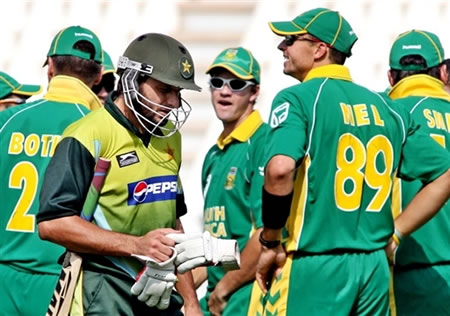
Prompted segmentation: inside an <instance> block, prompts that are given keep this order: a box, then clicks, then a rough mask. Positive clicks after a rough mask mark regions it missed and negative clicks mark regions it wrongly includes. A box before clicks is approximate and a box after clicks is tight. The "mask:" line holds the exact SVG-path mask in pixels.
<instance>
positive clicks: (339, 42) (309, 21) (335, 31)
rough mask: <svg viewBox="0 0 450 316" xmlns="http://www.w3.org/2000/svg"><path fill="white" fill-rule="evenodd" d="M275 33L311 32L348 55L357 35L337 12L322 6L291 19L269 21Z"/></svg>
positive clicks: (284, 34) (294, 33)
mask: <svg viewBox="0 0 450 316" xmlns="http://www.w3.org/2000/svg"><path fill="white" fill-rule="evenodd" d="M269 26H270V28H271V29H272V31H273V32H274V33H275V34H278V35H282V36H287V35H296V34H306V33H308V34H311V35H312V36H314V37H315V38H317V39H319V40H321V41H322V42H324V43H327V44H328V45H330V46H331V47H333V48H335V49H336V50H338V51H340V52H341V53H344V54H345V55H347V57H350V56H351V55H352V51H351V50H352V47H353V44H355V42H356V40H357V39H358V37H357V36H356V34H355V32H353V30H352V27H351V26H350V24H349V23H348V22H347V20H345V19H344V18H343V17H342V16H341V15H340V14H339V12H336V11H332V10H329V9H324V8H317V9H313V10H310V11H306V12H304V13H302V14H300V15H299V16H297V17H296V18H295V19H294V20H292V21H282V22H269Z"/></svg>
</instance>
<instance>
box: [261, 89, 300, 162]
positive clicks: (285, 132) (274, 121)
mask: <svg viewBox="0 0 450 316" xmlns="http://www.w3.org/2000/svg"><path fill="white" fill-rule="evenodd" d="M293 92H294V91H293V90H292V89H289V88H288V89H285V90H283V91H281V92H280V93H279V94H278V95H277V96H276V97H275V99H274V100H273V103H272V110H271V113H270V117H269V124H270V127H271V128H270V129H269V132H268V136H267V146H266V151H265V157H266V163H267V162H268V161H269V160H270V159H271V158H272V157H273V156H275V155H284V156H289V157H291V158H293V159H294V160H295V161H299V160H301V159H302V158H303V156H304V155H305V150H306V144H307V128H308V118H307V116H306V114H305V113H304V109H303V108H302V104H301V101H300V99H299V98H298V97H297V96H296V94H295V93H293Z"/></svg>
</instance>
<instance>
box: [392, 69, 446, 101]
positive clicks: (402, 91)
mask: <svg viewBox="0 0 450 316" xmlns="http://www.w3.org/2000/svg"><path fill="white" fill-rule="evenodd" d="M411 96H415V97H432V98H438V99H444V100H446V101H449V102H450V95H449V94H448V93H447V92H446V91H445V90H444V83H443V82H442V81H441V80H438V79H436V78H433V77H431V76H428V75H413V76H409V77H406V78H403V79H402V80H400V81H399V82H397V84H396V85H395V86H393V87H392V89H391V91H389V97H390V98H391V99H398V98H405V97H411Z"/></svg>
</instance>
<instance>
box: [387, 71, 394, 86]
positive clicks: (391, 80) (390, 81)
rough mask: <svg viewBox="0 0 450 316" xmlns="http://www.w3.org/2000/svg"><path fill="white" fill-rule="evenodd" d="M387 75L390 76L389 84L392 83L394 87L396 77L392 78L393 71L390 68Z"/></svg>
mask: <svg viewBox="0 0 450 316" xmlns="http://www.w3.org/2000/svg"><path fill="white" fill-rule="evenodd" d="M387 76H388V79H389V84H390V85H391V87H393V86H394V85H395V82H394V78H392V73H391V71H390V70H388V72H387Z"/></svg>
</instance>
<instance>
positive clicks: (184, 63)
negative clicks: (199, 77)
mask: <svg viewBox="0 0 450 316" xmlns="http://www.w3.org/2000/svg"><path fill="white" fill-rule="evenodd" d="M178 66H179V69H180V72H181V76H183V78H185V79H189V78H191V77H192V76H193V74H194V68H193V64H192V63H191V62H190V61H189V59H188V58H186V57H182V58H181V59H180V60H179V62H178Z"/></svg>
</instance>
